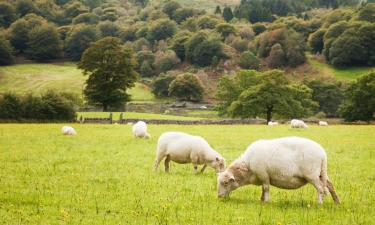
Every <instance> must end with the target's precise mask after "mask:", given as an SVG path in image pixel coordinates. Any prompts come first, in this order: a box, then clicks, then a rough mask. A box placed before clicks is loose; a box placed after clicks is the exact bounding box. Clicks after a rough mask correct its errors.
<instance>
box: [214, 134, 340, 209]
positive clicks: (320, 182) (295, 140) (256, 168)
mask: <svg viewBox="0 0 375 225" xmlns="http://www.w3.org/2000/svg"><path fill="white" fill-rule="evenodd" d="M306 183H311V184H312V185H314V187H315V188H316V190H317V192H318V203H319V204H322V203H323V194H324V190H325V187H327V188H328V190H329V192H330V193H331V195H332V198H333V200H334V201H335V202H336V203H340V199H339V197H338V196H337V194H336V192H335V189H334V187H333V185H332V183H331V182H330V181H329V179H328V175H327V155H326V153H325V151H324V149H323V148H322V147H321V146H320V145H319V144H318V143H316V142H314V141H312V140H309V139H306V138H299V137H286V138H278V139H273V140H259V141H256V142H254V143H252V144H251V145H250V146H249V147H248V148H247V150H246V151H245V153H244V154H242V156H240V157H239V158H238V159H236V160H235V161H234V162H233V163H232V164H231V165H230V166H229V167H228V168H227V169H226V170H225V171H224V172H222V173H219V174H218V179H217V184H218V196H219V197H225V196H228V195H229V193H230V192H231V191H233V190H235V189H237V188H239V187H241V186H244V185H249V184H254V185H262V191H263V192H262V197H261V200H262V201H265V202H266V201H269V194H268V191H269V186H270V185H272V186H275V187H278V188H283V189H297V188H300V187H302V186H304V185H305V184H306Z"/></svg>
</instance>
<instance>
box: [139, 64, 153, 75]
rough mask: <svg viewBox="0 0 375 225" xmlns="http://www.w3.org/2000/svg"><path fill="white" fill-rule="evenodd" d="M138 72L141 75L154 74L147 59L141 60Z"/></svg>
mask: <svg viewBox="0 0 375 225" xmlns="http://www.w3.org/2000/svg"><path fill="white" fill-rule="evenodd" d="M139 72H140V74H141V76H142V77H151V76H153V75H154V74H155V72H154V69H153V68H152V66H151V64H150V62H149V61H144V62H142V64H141V67H140V69H139Z"/></svg>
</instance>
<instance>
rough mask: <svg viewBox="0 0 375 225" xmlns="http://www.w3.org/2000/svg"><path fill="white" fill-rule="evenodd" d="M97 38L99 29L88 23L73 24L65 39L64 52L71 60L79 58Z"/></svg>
mask: <svg viewBox="0 0 375 225" xmlns="http://www.w3.org/2000/svg"><path fill="white" fill-rule="evenodd" d="M98 39H99V31H98V30H97V29H96V28H95V27H93V26H88V25H79V26H75V27H74V28H73V29H72V31H71V32H70V33H69V35H68V37H67V41H66V52H67V55H68V56H69V57H71V58H72V59H73V60H79V59H80V58H81V55H82V53H83V52H84V51H85V50H86V49H87V48H88V47H89V46H90V44H91V43H93V42H95V41H96V40H98Z"/></svg>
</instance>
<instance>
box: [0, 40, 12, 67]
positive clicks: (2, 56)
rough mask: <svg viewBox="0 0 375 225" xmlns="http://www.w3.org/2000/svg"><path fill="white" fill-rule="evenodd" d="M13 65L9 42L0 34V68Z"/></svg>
mask: <svg viewBox="0 0 375 225" xmlns="http://www.w3.org/2000/svg"><path fill="white" fill-rule="evenodd" d="M12 63H14V57H13V48H12V46H11V44H10V42H9V41H8V40H7V39H6V38H5V37H4V35H2V34H1V33H0V66H3V65H10V64H12Z"/></svg>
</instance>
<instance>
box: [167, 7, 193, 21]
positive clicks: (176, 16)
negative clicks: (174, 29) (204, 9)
mask: <svg viewBox="0 0 375 225" xmlns="http://www.w3.org/2000/svg"><path fill="white" fill-rule="evenodd" d="M196 14H197V12H196V11H195V10H194V9H192V8H178V9H177V10H176V11H174V13H173V15H172V19H173V20H174V21H176V22H177V23H182V22H183V21H185V20H186V19H187V18H189V17H193V16H194V15H196Z"/></svg>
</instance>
